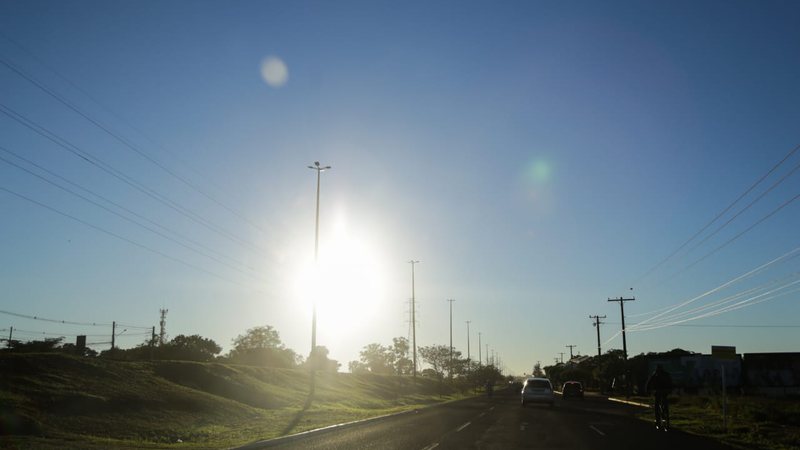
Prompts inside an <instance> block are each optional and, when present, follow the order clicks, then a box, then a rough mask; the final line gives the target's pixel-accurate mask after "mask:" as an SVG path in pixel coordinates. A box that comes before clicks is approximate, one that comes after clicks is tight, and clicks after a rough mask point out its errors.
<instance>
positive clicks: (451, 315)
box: [447, 298, 456, 371]
mask: <svg viewBox="0 0 800 450" xmlns="http://www.w3.org/2000/svg"><path fill="white" fill-rule="evenodd" d="M454 301H456V300H455V299H453V298H449V299H447V302H448V303H450V368H451V371H452V367H453V302H454Z"/></svg>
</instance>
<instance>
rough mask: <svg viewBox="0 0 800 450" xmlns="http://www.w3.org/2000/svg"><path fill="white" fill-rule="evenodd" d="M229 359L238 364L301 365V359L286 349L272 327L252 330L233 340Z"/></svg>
mask: <svg viewBox="0 0 800 450" xmlns="http://www.w3.org/2000/svg"><path fill="white" fill-rule="evenodd" d="M228 358H229V359H230V360H231V361H232V362H234V363H238V364H249V365H255V366H267V367H283V368H293V367H297V365H298V364H300V357H299V356H298V355H297V353H295V352H294V351H293V350H291V349H288V348H285V347H284V346H283V343H282V342H281V339H280V336H279V335H278V332H277V331H276V330H275V329H273V328H272V327H271V326H270V325H265V326H260V327H255V328H250V329H249V330H247V331H246V332H245V334H242V335H239V336H237V337H236V338H235V339H234V340H233V349H231V351H230V352H229V353H228Z"/></svg>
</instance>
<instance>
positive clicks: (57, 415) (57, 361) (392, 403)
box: [0, 354, 464, 448]
mask: <svg viewBox="0 0 800 450" xmlns="http://www.w3.org/2000/svg"><path fill="white" fill-rule="evenodd" d="M0 374H2V375H0V447H9V446H10V447H11V448H108V447H114V448H224V447H230V446H235V445H241V444H244V443H247V442H252V441H255V440H259V439H267V438H272V437H277V436H283V435H286V434H292V433H297V432H301V431H305V430H309V429H314V428H318V427H322V426H326V425H331V424H336V423H342V422H348V421H353V420H359V419H365V418H368V417H375V416H379V415H384V414H390V413H394V412H399V411H404V410H409V409H414V408H417V407H421V406H425V405H429V404H432V403H438V402H442V401H447V400H452V399H456V398H461V397H462V396H463V395H464V394H461V393H459V392H457V391H456V390H454V389H452V388H450V387H448V386H447V385H443V384H440V383H439V382H437V381H435V380H430V379H422V378H418V379H417V381H414V380H412V379H411V378H410V377H395V376H381V375H369V374H367V375H352V374H342V373H337V374H331V373H320V372H318V373H317V374H316V375H315V376H313V377H312V376H311V374H310V373H308V372H306V371H303V370H288V369H267V368H258V367H248V366H235V365H223V364H214V363H191V362H178V361H153V362H117V361H108V360H103V359H98V358H74V357H69V356H64V355H57V354H29V355H13V354H5V355H0ZM312 386H313V387H312Z"/></svg>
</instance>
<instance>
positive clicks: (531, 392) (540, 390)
mask: <svg viewBox="0 0 800 450" xmlns="http://www.w3.org/2000/svg"><path fill="white" fill-rule="evenodd" d="M521 394H522V406H523V407H524V406H525V405H526V404H528V403H548V404H549V405H550V406H553V404H554V403H555V401H556V397H555V394H554V393H553V385H552V384H550V380H548V379H547V378H528V379H527V380H525V384H524V385H523V386H522V392H521Z"/></svg>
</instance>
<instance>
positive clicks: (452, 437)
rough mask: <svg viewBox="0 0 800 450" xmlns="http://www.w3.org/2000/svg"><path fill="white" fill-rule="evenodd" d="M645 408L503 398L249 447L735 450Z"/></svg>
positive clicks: (503, 395)
mask: <svg viewBox="0 0 800 450" xmlns="http://www.w3.org/2000/svg"><path fill="white" fill-rule="evenodd" d="M637 410H638V411H640V409H638V408H636V407H633V406H628V405H623V404H619V403H614V402H610V401H608V400H607V399H605V398H602V397H587V398H586V399H584V400H580V399H566V400H565V399H562V398H561V397H560V396H559V397H558V398H557V400H556V404H555V406H554V407H550V406H547V405H527V406H526V407H525V408H522V407H521V406H520V404H519V395H518V394H516V393H514V392H511V391H505V392H498V393H497V394H496V395H495V397H494V399H492V400H491V401H490V400H488V399H487V398H477V399H469V400H463V401H459V402H453V403H449V404H445V405H441V406H436V407H432V408H426V409H422V410H419V411H415V412H411V413H407V414H401V415H397V416H393V417H388V418H384V419H380V420H375V421H369V422H365V423H360V424H355V425H348V426H343V427H334V428H331V429H327V430H322V431H316V432H310V433H305V434H303V435H300V436H292V437H289V438H288V439H287V438H282V439H278V440H272V441H263V442H259V443H254V444H251V445H248V446H246V447H244V448H247V449H248V450H249V449H258V448H270V449H273V448H278V449H413V450H432V449H434V448H436V449H609V450H611V449H613V450H620V449H637V450H641V449H669V450H687V449H694V448H698V449H709V450H714V449H728V448H729V447H725V446H722V445H720V444H718V443H716V442H714V441H711V440H708V439H704V438H701V437H697V436H692V435H688V434H686V433H682V432H681V431H680V430H675V429H673V430H670V431H669V432H663V431H658V430H656V429H655V427H653V426H652V425H651V424H650V423H647V422H644V421H642V420H638V419H636V418H635V417H633V412H635V411H637Z"/></svg>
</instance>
